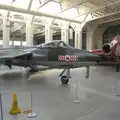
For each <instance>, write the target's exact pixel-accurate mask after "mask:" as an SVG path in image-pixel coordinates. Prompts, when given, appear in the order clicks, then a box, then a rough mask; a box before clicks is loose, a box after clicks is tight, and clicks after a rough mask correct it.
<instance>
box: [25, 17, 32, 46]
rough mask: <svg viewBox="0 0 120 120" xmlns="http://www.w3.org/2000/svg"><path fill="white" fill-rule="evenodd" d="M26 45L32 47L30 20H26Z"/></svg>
mask: <svg viewBox="0 0 120 120" xmlns="http://www.w3.org/2000/svg"><path fill="white" fill-rule="evenodd" d="M26 45H27V46H29V47H32V46H33V24H32V20H30V19H29V20H28V21H27V23H26Z"/></svg>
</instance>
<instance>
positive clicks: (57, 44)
mask: <svg viewBox="0 0 120 120" xmlns="http://www.w3.org/2000/svg"><path fill="white" fill-rule="evenodd" d="M38 47H53V48H54V47H70V46H69V45H67V44H65V43H64V42H63V41H61V40H54V41H52V42H49V43H44V44H41V45H38Z"/></svg>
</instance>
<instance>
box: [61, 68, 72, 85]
mask: <svg viewBox="0 0 120 120" xmlns="http://www.w3.org/2000/svg"><path fill="white" fill-rule="evenodd" d="M65 71H66V75H63V74H64V72H65ZM59 77H61V82H62V84H68V82H69V79H70V78H71V77H70V69H64V70H63V71H62V73H61V74H60V75H59Z"/></svg>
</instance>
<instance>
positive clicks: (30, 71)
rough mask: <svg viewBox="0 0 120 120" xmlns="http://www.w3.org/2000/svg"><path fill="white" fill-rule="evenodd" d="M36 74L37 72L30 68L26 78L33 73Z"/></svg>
mask: <svg viewBox="0 0 120 120" xmlns="http://www.w3.org/2000/svg"><path fill="white" fill-rule="evenodd" d="M36 72H39V71H38V70H35V69H32V68H31V69H30V70H29V71H28V72H27V74H26V77H27V78H29V77H30V75H32V74H34V73H36Z"/></svg>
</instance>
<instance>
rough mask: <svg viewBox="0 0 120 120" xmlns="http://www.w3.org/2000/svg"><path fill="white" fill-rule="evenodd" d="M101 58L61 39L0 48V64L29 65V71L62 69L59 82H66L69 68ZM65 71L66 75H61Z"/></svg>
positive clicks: (87, 64) (82, 65)
mask: <svg viewBox="0 0 120 120" xmlns="http://www.w3.org/2000/svg"><path fill="white" fill-rule="evenodd" d="M100 59H101V58H100V56H98V55H95V54H93V53H91V52H89V51H85V50H83V49H77V48H73V47H71V46H69V45H67V44H66V43H64V42H63V41H61V40H54V41H52V42H49V43H44V44H40V45H37V46H34V47H27V48H26V47H25V48H14V49H11V48H7V49H0V61H1V64H4V65H7V66H8V67H9V68H10V69H12V66H13V65H15V66H22V67H25V68H26V67H29V68H30V70H29V73H31V72H32V73H35V72H38V71H41V70H47V69H64V70H63V71H62V73H61V74H60V77H61V82H62V83H63V84H67V83H68V82H69V78H71V77H70V71H69V70H70V68H78V67H89V66H91V65H95V64H97V61H99V60H100ZM65 71H67V75H63V74H64V72H65Z"/></svg>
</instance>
